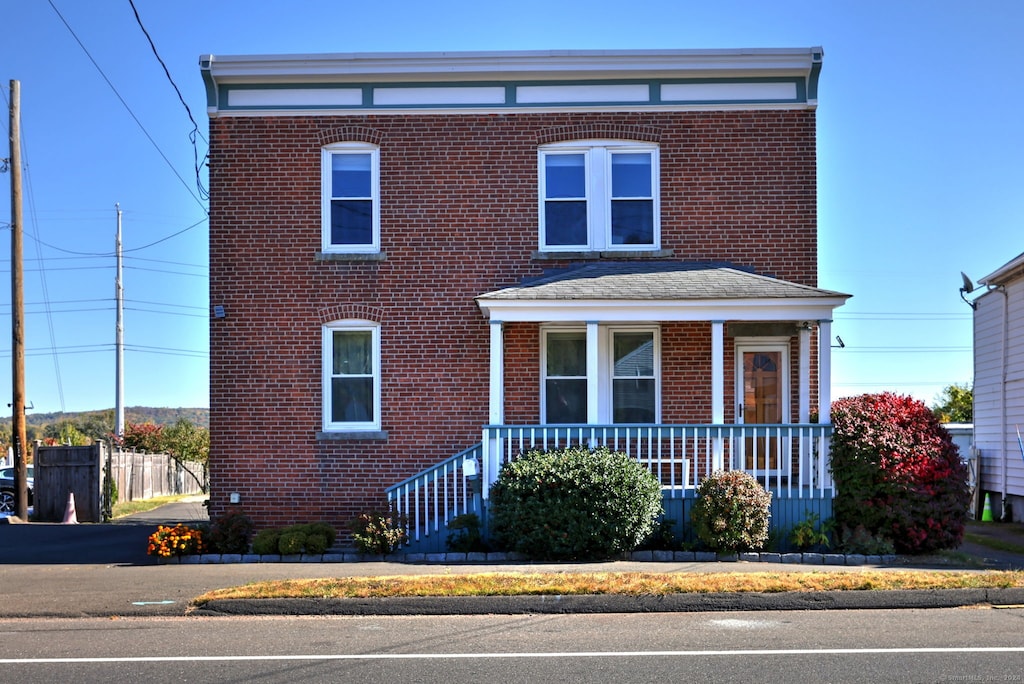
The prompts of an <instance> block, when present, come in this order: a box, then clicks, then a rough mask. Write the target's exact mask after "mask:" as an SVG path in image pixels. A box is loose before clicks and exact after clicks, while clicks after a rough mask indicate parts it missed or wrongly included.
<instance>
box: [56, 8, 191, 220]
mask: <svg viewBox="0 0 1024 684" xmlns="http://www.w3.org/2000/svg"><path fill="white" fill-rule="evenodd" d="M47 2H49V4H50V7H51V8H53V11H54V12H55V13H56V14H57V16H58V17H59V18H60V20H61V22H63V23H64V26H65V27H67V29H68V32H70V33H71V36H72V37H73V38H74V39H75V42H77V43H78V46H79V47H81V48H82V51H83V52H84V53H85V56H86V57H88V58H89V61H90V62H92V65H93V66H94V67H96V71H98V72H99V73H100V76H102V77H103V80H104V81H106V83H107V85H108V86H110V89H111V90H112V91H113V92H114V95H115V96H116V97H117V99H118V100H119V101H120V102H121V104H122V106H124V108H125V111H127V112H128V114H129V116H131V117H132V120H134V121H135V123H136V124H137V125H138V127H139V130H141V131H142V133H143V135H145V136H146V139H147V140H149V142H150V144H152V145H153V148H154V149H155V150H156V151H157V153H158V154H159V155H160V157H161V158H162V159H163V160H164V162H165V163H166V164H167V168H169V169H170V170H171V173H173V174H174V176H175V177H176V178H177V179H178V180H179V181H181V184H182V185H183V186H184V187H185V190H187V191H188V194H190V195H192V199H194V200H195V201H196V204H198V205H199V206H200V207H202V209H203V211H204V212H205V211H206V205H204V204H203V200H201V199H199V197H198V196H197V195H196V193H195V192H193V191H192V188H191V187H190V186H189V184H188V183H187V182H185V179H184V178H182V177H181V174H179V173H178V170H177V169H175V168H174V165H173V164H171V160H170V159H168V158H167V155H166V154H164V152H163V150H161V149H160V146H159V145H157V144H156V141H155V140H154V139H153V136H151V135H150V134H149V131H147V130H146V127H145V126H143V125H142V122H141V121H140V120H139V117H137V116H135V112H133V111H132V108H131V107H129V106H128V103H127V102H126V101H125V99H124V98H123V97H121V93H119V92H118V91H117V88H115V87H114V84H113V83H111V81H110V79H109V78H107V75H106V74H105V73H104V72H103V69H102V68H100V65H99V64H98V63H97V62H96V60H95V59H93V56H92V55H91V54H90V53H89V50H88V49H87V48H86V47H85V44H84V43H82V41H81V39H79V37H78V35H77V34H76V33H75V31H74V29H72V28H71V25H70V24H69V23H68V22H67V20H66V19H65V18H64V15H62V14H61V13H60V10H58V9H57V6H56V5H54V4H53V0H47Z"/></svg>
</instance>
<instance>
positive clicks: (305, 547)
mask: <svg viewBox="0 0 1024 684" xmlns="http://www.w3.org/2000/svg"><path fill="white" fill-rule="evenodd" d="M329 548H331V545H330V544H329V543H327V537H326V536H325V535H323V534H320V533H319V532H307V533H306V538H305V539H304V540H303V542H302V552H303V553H306V554H310V555H313V556H319V555H320V554H322V553H324V552H325V551H327V549H329Z"/></svg>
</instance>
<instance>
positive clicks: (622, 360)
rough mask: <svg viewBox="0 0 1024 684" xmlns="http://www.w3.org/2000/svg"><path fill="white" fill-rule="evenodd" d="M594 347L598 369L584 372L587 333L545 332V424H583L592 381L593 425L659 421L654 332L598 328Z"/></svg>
mask: <svg viewBox="0 0 1024 684" xmlns="http://www.w3.org/2000/svg"><path fill="white" fill-rule="evenodd" d="M596 343H597V345H598V348H597V356H598V367H597V368H596V369H588V368H587V332H586V330H583V329H575V330H573V329H565V328H561V329H559V328H550V329H545V330H544V332H543V345H542V362H541V363H542V369H543V372H544V373H543V382H542V401H541V406H542V415H543V417H544V418H543V420H544V423H546V424H549V425H551V424H559V423H586V422H588V416H587V394H588V392H587V388H588V385H589V382H591V381H593V382H595V383H596V384H595V387H597V388H598V397H597V416H596V417H597V421H598V423H614V424H621V423H646V424H651V423H656V422H658V420H659V415H660V408H659V400H658V395H659V392H660V389H659V388H660V374H661V372H660V355H661V350H660V348H659V335H658V329H657V327H651V326H610V325H601V326H599V333H598V336H597V338H596ZM588 370H592V372H588Z"/></svg>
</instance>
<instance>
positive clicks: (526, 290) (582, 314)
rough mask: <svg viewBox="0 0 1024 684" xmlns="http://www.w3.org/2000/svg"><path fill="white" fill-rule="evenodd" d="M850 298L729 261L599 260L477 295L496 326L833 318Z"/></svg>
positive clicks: (480, 303) (484, 310)
mask: <svg viewBox="0 0 1024 684" xmlns="http://www.w3.org/2000/svg"><path fill="white" fill-rule="evenodd" d="M849 297H850V295H847V294H843V293H841V292H834V291H832V290H823V289H820V288H816V287H810V286H808V285H800V284H797V283H791V282H787V281H785V280H779V279H777V278H770V277H768V276H763V275H758V274H756V273H750V272H747V271H743V270H741V269H739V268H736V267H735V266H733V265H730V264H720V263H701V262H680V261H671V262H668V261H648V262H600V263H589V264H584V265H582V266H576V267H570V268H568V269H566V270H563V271H560V272H558V273H553V274H549V275H547V276H544V277H541V278H536V279H533V280H528V281H524V282H523V283H521V284H520V285H516V286H513V287H507V288H504V289H501V290H496V291H494V292H488V293H485V294H482V295H480V296H479V297H477V304H478V305H479V306H480V309H481V310H482V311H483V313H484V315H485V316H487V317H489V318H490V319H491V320H499V321H588V320H591V321H594V320H618V321H639V320H661V321H664V320H721V321H725V320H757V321H764V320H808V321H818V320H831V318H832V310H833V309H835V308H836V307H839V306H842V305H843V303H844V302H845V301H846V299H847V298H849Z"/></svg>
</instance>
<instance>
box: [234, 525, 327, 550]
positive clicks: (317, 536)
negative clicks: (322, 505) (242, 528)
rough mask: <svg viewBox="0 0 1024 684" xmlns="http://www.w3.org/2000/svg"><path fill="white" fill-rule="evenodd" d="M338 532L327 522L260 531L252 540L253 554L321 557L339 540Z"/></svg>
mask: <svg viewBox="0 0 1024 684" xmlns="http://www.w3.org/2000/svg"><path fill="white" fill-rule="evenodd" d="M337 536H338V531H337V530H336V529H334V527H333V526H332V525H330V524H329V523H325V522H316V523H303V524H298V525H291V526H289V527H270V528H267V529H264V530H260V531H259V532H258V533H257V534H256V537H255V538H254V539H253V540H252V552H253V553H258V554H260V555H261V556H265V555H269V554H276V553H279V554H282V555H285V556H292V555H295V554H299V553H305V554H311V555H319V554H321V553H324V552H326V551H327V549H329V548H331V546H332V545H333V544H334V540H335V539H337Z"/></svg>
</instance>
